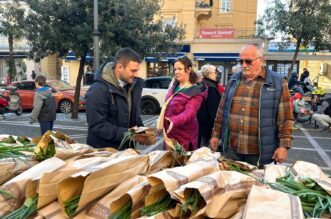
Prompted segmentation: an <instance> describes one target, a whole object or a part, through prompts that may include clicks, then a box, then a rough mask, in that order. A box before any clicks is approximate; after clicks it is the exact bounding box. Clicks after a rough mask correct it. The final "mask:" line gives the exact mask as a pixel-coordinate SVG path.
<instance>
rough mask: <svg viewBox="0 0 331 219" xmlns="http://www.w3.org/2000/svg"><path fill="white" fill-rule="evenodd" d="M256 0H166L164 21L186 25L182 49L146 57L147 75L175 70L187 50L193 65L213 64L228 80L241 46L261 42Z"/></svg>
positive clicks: (180, 43) (162, 3)
mask: <svg viewBox="0 0 331 219" xmlns="http://www.w3.org/2000/svg"><path fill="white" fill-rule="evenodd" d="M256 13H257V0H240V1H239V0H195V1H194V0H164V1H161V13H160V17H161V19H162V20H163V22H164V24H170V25H178V26H182V27H183V28H184V29H185V32H186V34H185V39H184V41H183V42H179V43H178V44H179V45H182V47H181V50H180V51H178V52H177V53H176V54H173V55H172V56H168V57H165V58H163V59H161V60H160V59H156V58H153V57H146V58H145V61H146V65H147V77H153V76H159V75H171V74H173V69H172V62H173V60H174V59H175V57H176V56H179V55H183V54H187V55H188V56H190V57H191V58H192V59H193V60H194V67H195V68H196V69H198V68H200V67H201V66H202V65H204V64H206V63H210V64H214V65H216V66H217V68H218V71H219V77H220V81H221V83H223V84H226V83H227V80H228V78H229V77H230V76H231V74H232V71H231V69H232V66H234V65H236V64H237V59H238V58H239V50H240V48H241V47H242V46H243V45H245V44H247V43H262V41H261V40H259V39H256V38H255V25H254V22H255V20H256Z"/></svg>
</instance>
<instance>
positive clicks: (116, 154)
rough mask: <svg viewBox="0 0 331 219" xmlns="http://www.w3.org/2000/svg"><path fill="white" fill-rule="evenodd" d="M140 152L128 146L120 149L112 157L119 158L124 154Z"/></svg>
mask: <svg viewBox="0 0 331 219" xmlns="http://www.w3.org/2000/svg"><path fill="white" fill-rule="evenodd" d="M138 154H139V152H138V151H136V150H135V149H132V148H128V149H125V150H123V151H118V152H116V153H114V154H112V155H111V156H110V158H112V159H114V158H118V157H123V156H130V155H138Z"/></svg>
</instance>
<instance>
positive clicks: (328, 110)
mask: <svg viewBox="0 0 331 219" xmlns="http://www.w3.org/2000/svg"><path fill="white" fill-rule="evenodd" d="M313 119H314V120H316V121H317V122H318V123H319V124H320V125H321V126H322V127H323V128H322V129H321V131H323V132H325V131H329V130H330V125H331V98H326V99H325V100H324V101H323V102H322V104H321V106H320V107H319V109H318V111H317V112H315V113H314V114H313Z"/></svg>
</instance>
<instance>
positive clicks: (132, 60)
mask: <svg viewBox="0 0 331 219" xmlns="http://www.w3.org/2000/svg"><path fill="white" fill-rule="evenodd" d="M141 62H142V60H141V59H140V56H139V55H138V54H137V53H136V52H135V51H133V50H132V49H130V48H122V49H120V50H118V51H117V53H116V55H115V63H111V62H107V63H105V64H103V65H102V66H101V67H100V68H99V69H98V70H97V72H96V75H95V77H94V83H93V84H92V85H91V87H90V88H89V90H88V91H87V93H86V119H87V124H88V133H87V144H88V145H91V146H93V147H96V148H103V147H114V148H116V149H118V147H119V145H120V143H121V141H122V139H123V137H124V134H125V132H127V131H128V130H129V128H132V127H136V126H138V127H139V126H143V122H142V120H141V117H140V105H141V94H142V89H143V87H144V80H143V79H141V78H139V77H138V72H139V69H140V64H141ZM129 146H130V145H125V146H124V147H123V149H125V148H128V147H129Z"/></svg>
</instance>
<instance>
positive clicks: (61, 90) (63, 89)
mask: <svg viewBox="0 0 331 219" xmlns="http://www.w3.org/2000/svg"><path fill="white" fill-rule="evenodd" d="M47 85H48V86H50V87H51V88H52V90H53V93H54V96H55V99H56V105H57V110H59V111H60V112H61V113H70V112H71V111H72V109H73V103H74V94H75V87H73V86H71V85H70V84H67V83H65V82H63V81H58V80H52V81H47ZM9 86H14V87H16V88H17V93H18V94H19V95H20V97H21V106H22V108H23V110H30V109H32V108H33V98H34V92H35V90H36V85H35V83H34V81H31V80H30V81H29V80H26V81H15V82H13V83H11V84H10V85H9ZM3 95H5V96H8V95H9V90H5V91H3ZM79 109H85V91H81V92H80V96H79Z"/></svg>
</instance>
